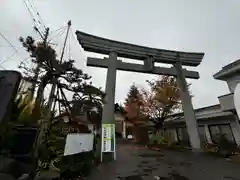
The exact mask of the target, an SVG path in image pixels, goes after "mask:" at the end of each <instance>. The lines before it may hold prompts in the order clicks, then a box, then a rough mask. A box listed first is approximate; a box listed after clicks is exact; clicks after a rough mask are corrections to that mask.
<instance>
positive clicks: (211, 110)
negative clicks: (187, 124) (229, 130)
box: [165, 104, 232, 123]
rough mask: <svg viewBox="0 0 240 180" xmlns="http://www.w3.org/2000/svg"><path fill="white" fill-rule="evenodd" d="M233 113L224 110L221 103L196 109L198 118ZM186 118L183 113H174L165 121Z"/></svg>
mask: <svg viewBox="0 0 240 180" xmlns="http://www.w3.org/2000/svg"><path fill="white" fill-rule="evenodd" d="M229 115H232V113H231V112H223V111H222V109H221V106H220V104H217V105H213V106H208V107H203V108H199V109H196V110H195V116H196V119H197V120H200V119H201V120H204V119H206V120H207V119H208V118H212V117H220V116H229ZM183 120H184V117H183V113H178V114H174V115H172V116H169V117H168V118H167V119H166V120H165V123H168V122H181V121H183Z"/></svg>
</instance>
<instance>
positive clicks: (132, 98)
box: [124, 84, 142, 119]
mask: <svg viewBox="0 0 240 180" xmlns="http://www.w3.org/2000/svg"><path fill="white" fill-rule="evenodd" d="M124 105H125V107H124V109H125V112H126V116H127V117H128V119H133V118H138V117H139V116H140V109H141V105H142V98H141V93H140V91H139V89H138V87H137V86H136V85H135V84H133V85H132V86H131V87H130V89H129V92H128V94H127V98H126V99H125V103H124Z"/></svg>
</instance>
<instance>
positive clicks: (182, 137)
mask: <svg viewBox="0 0 240 180" xmlns="http://www.w3.org/2000/svg"><path fill="white" fill-rule="evenodd" d="M177 136H178V140H179V141H181V142H183V143H184V144H189V136H188V132H187V128H186V127H182V128H177Z"/></svg>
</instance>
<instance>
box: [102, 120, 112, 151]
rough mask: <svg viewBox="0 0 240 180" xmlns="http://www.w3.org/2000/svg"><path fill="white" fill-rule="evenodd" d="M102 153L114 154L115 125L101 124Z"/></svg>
mask: <svg viewBox="0 0 240 180" xmlns="http://www.w3.org/2000/svg"><path fill="white" fill-rule="evenodd" d="M102 142H103V146H102V152H115V124H103V127H102Z"/></svg>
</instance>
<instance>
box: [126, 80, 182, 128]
mask: <svg viewBox="0 0 240 180" xmlns="http://www.w3.org/2000/svg"><path fill="white" fill-rule="evenodd" d="M147 82H148V85H149V90H147V89H141V90H139V89H138V88H137V87H136V86H135V85H134V84H133V85H132V86H131V87H130V90H129V93H128V95H127V98H126V100H125V111H126V112H127V117H128V119H134V120H135V121H137V120H139V119H142V118H143V117H145V119H146V118H147V119H148V120H150V121H151V122H152V123H154V124H155V127H156V128H160V127H161V126H162V123H163V122H164V120H165V119H166V117H167V116H169V115H170V114H172V113H175V112H179V111H181V110H182V101H181V98H180V89H179V88H178V84H177V79H176V78H175V77H172V76H159V77H158V78H157V79H155V80H152V81H147Z"/></svg>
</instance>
